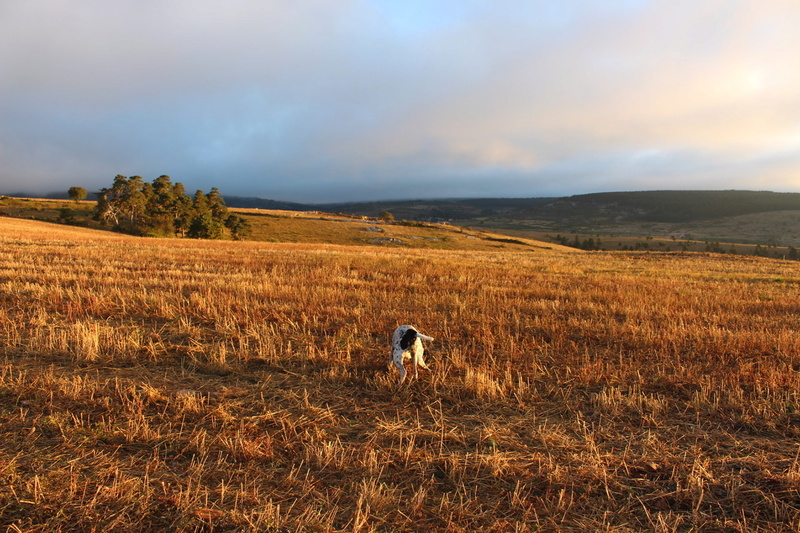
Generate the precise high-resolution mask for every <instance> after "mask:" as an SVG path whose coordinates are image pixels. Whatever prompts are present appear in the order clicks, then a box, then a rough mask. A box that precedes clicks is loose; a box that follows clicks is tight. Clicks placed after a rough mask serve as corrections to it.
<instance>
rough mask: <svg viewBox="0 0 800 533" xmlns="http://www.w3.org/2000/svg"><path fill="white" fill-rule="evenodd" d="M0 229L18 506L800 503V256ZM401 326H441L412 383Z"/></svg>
mask: <svg viewBox="0 0 800 533" xmlns="http://www.w3.org/2000/svg"><path fill="white" fill-rule="evenodd" d="M0 243H1V244H2V247H0V301H2V305H0V432H1V433H0V434H1V435H2V439H3V443H2V445H0V478H2V483H0V509H2V512H0V523H1V524H2V525H3V526H5V527H6V528H11V529H10V530H12V531H14V530H22V531H28V530H46V531H55V530H74V531H89V530H100V529H107V530H110V531H111V530H128V531H151V530H164V529H168V530H179V531H197V530H203V529H204V528H206V529H213V530H219V531H224V530H245V531H264V530H267V531H269V530H292V531H294V530H299V531H303V530H305V531H339V530H341V531H392V530H414V531H474V530H478V529H482V530H483V529H486V530H490V531H491V530H494V531H526V530H531V531H536V530H540V531H643V530H644V531H701V530H702V531H705V530H708V531H768V530H769V531H794V530H796V529H797V528H798V526H800V492H799V491H798V489H800V485H798V483H799V480H800V467H799V466H798V461H797V457H798V445H797V442H798V441H797V439H798V437H800V398H798V390H800V355H799V354H800V329H799V328H798V326H799V325H800V322H798V317H800V303H799V302H800V294H798V292H800V291H798V287H799V286H800V285H799V284H800V265H798V263H796V262H784V261H775V260H764V259H755V258H744V257H730V256H718V255H702V254H647V253H627V254H622V253H593V254H582V253H563V252H556V251H552V250H542V249H539V250H536V251H528V252H477V251H440V250H414V249H408V248H397V249H391V248H381V247H345V246H329V245H321V244H270V243H235V242H207V241H189V240H176V239H165V240H159V239H140V238H129V237H122V236H116V235H111V234H107V233H98V232H92V231H89V230H82V229H78V228H66V227H54V226H52V225H44V224H39V223H35V222H30V221H15V220H13V219H0ZM401 323H415V324H417V325H418V326H419V327H420V328H421V329H422V330H423V331H424V332H425V333H427V334H429V335H431V336H433V337H435V338H436V341H434V342H432V343H426V348H427V354H428V355H427V356H426V359H427V360H428V361H429V363H430V364H431V366H432V368H433V371H432V372H422V373H421V377H420V379H419V380H418V381H415V380H411V382H410V383H407V384H406V385H404V386H403V387H401V388H397V386H396V377H397V376H396V370H394V369H390V368H389V366H388V358H389V350H388V336H389V334H390V333H391V331H392V330H393V329H394V327H395V326H396V325H398V324H401Z"/></svg>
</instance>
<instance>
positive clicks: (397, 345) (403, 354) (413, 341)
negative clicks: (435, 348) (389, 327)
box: [392, 325, 433, 385]
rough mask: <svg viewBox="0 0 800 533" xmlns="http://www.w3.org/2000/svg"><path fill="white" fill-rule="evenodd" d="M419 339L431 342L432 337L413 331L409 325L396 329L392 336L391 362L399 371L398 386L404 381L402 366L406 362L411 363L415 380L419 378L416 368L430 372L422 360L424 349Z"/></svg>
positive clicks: (404, 374)
mask: <svg viewBox="0 0 800 533" xmlns="http://www.w3.org/2000/svg"><path fill="white" fill-rule="evenodd" d="M421 339H425V340H426V341H432V340H433V337H428V336H427V335H423V334H422V333H420V332H418V331H417V330H416V329H414V327H413V326H409V325H403V326H398V327H397V329H396V330H394V334H393V335H392V361H394V364H395V365H396V366H397V369H398V370H400V382H399V384H400V385H402V384H403V381H405V379H406V366H405V364H404V363H405V362H406V361H408V360H412V361H413V363H414V377H415V378H418V377H419V372H418V371H417V367H418V366H421V367H422V368H424V369H425V370H430V368H428V365H426V364H425V360H424V359H423V358H422V354H423V352H424V351H425V349H424V348H423V347H422V340H421Z"/></svg>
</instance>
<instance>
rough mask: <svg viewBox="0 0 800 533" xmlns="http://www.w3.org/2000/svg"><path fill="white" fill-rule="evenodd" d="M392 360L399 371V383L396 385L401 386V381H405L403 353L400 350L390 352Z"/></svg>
mask: <svg viewBox="0 0 800 533" xmlns="http://www.w3.org/2000/svg"><path fill="white" fill-rule="evenodd" d="M392 360H393V361H394V364H395V366H397V369H398V370H399V371H400V381H398V383H397V384H398V385H402V384H403V381H405V379H406V366H405V365H404V364H403V351H402V350H394V351H393V352H392Z"/></svg>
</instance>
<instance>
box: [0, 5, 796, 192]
mask: <svg viewBox="0 0 800 533" xmlns="http://www.w3.org/2000/svg"><path fill="white" fill-rule="evenodd" d="M798 20H800V5H798V4H796V2H793V1H789V0H766V1H758V2H757V1H755V0H744V1H742V2H735V3H733V2H728V1H723V0H709V1H707V2H703V3H702V4H697V3H696V2H689V1H688V0H677V1H674V0H673V1H667V0H652V1H646V0H624V1H623V0H617V1H612V2H603V3H587V2H580V1H577V0H565V1H564V2H559V3H552V2H544V1H534V2H529V1H526V2H523V1H521V0H519V1H510V2H504V3H502V4H498V3H496V2H488V1H484V0H471V1H469V2H464V3H457V4H456V3H453V2H447V1H444V0H441V1H432V2H422V1H413V2H408V3H405V2H404V3H402V4H400V3H397V2H390V1H388V0H374V1H367V0H342V1H339V2H328V1H323V0H302V1H298V2H281V1H277V0H271V1H255V0H231V1H229V2H226V3H224V4H220V3H219V2H212V1H209V0H201V1H192V2H190V1H188V0H164V1H160V2H155V1H149V0H146V1H138V0H137V1H133V0H120V1H117V2H104V1H99V0H79V1H77V2H67V1H65V0H27V1H22V0H11V1H9V2H5V3H3V5H2V6H0V50H2V52H0V73H2V75H0V92H1V93H2V94H3V98H2V99H0V116H1V117H2V118H3V120H2V121H0V187H1V188H3V189H6V190H19V189H21V188H25V187H35V188H38V189H39V190H42V189H44V190H47V189H49V188H61V189H65V188H66V187H69V186H72V185H80V184H81V183H78V182H77V181H76V180H83V181H85V182H86V185H85V186H88V187H98V186H105V185H107V184H108V183H109V182H110V180H111V179H112V178H113V176H114V175H116V174H117V173H123V174H140V175H143V176H145V177H149V178H152V177H156V176H158V175H160V174H164V173H166V174H170V175H171V176H172V177H173V179H176V180H179V181H183V182H184V183H185V184H186V185H187V187H189V188H193V187H197V188H205V189H207V188H209V187H211V186H219V187H220V188H221V189H222V190H223V193H226V192H227V193H228V194H254V195H260V196H266V197H276V198H281V199H291V200H301V201H329V200H331V201H332V200H348V199H370V198H388V197H408V196H420V195H436V196H449V197H455V196H476V195H477V196H485V195H491V196H494V195H504V196H531V195H539V194H572V193H579V192H589V191H590V190H620V189H624V188H639V189H641V188H673V187H675V186H678V185H680V186H685V187H692V188H695V187H696V188H713V187H717V186H719V187H724V188H730V187H732V186H736V187H742V188H770V189H776V190H800V183H798V176H800V172H798V171H800V157H798V156H797V155H795V154H798V153H800V126H798V124H800V120H799V119H800V100H798V98H797V97H796V95H797V94H798V89H800V74H799V73H800V71H798V70H797V69H796V68H795V66H794V63H795V59H796V58H797V57H800V34H798V32H796V31H795V30H796V23H797V21H798ZM413 190H418V191H420V193H419V194H412V191H413Z"/></svg>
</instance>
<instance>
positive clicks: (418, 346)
mask: <svg viewBox="0 0 800 533" xmlns="http://www.w3.org/2000/svg"><path fill="white" fill-rule="evenodd" d="M424 353H425V348H423V346H422V341H420V340H419V339H417V342H415V343H414V377H415V378H419V370H418V367H420V366H421V367H422V368H424V369H425V370H430V368H428V365H426V364H425V359H423V358H422V356H423V354H424Z"/></svg>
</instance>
